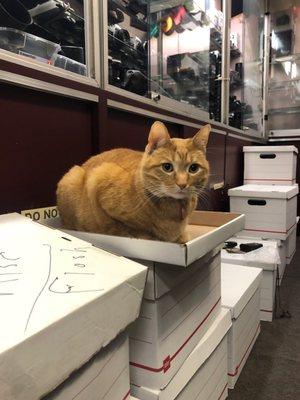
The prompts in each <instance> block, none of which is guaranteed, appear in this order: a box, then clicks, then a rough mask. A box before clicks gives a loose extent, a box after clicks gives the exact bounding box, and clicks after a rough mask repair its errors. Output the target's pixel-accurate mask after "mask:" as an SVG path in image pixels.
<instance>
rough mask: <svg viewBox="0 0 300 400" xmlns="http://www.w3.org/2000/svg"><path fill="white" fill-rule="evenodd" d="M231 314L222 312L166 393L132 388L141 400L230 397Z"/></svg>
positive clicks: (227, 311)
mask: <svg viewBox="0 0 300 400" xmlns="http://www.w3.org/2000/svg"><path fill="white" fill-rule="evenodd" d="M230 327H231V316H230V312H229V310H226V309H222V310H221V312H220V314H219V316H218V317H217V318H216V319H215V321H214V323H213V325H212V326H211V327H210V329H209V330H208V332H207V333H206V334H205V336H204V337H203V338H202V339H201V340H200V342H199V344H198V345H197V347H196V348H195V349H194V350H193V352H192V353H191V354H190V355H189V357H188V358H187V359H186V360H185V362H184V363H183V365H182V366H181V368H180V369H179V370H178V372H177V373H176V375H175V376H174V377H173V379H172V380H171V381H170V382H169V384H168V385H167V386H166V387H165V388H164V389H163V390H152V389H149V388H147V387H138V386H134V385H132V386H131V391H132V394H133V395H134V396H135V397H136V398H138V399H140V400H175V399H176V400H196V399H197V400H207V399H220V400H221V399H222V400H223V399H225V398H226V397H227V338H226V334H227V332H228V330H229V329H230Z"/></svg>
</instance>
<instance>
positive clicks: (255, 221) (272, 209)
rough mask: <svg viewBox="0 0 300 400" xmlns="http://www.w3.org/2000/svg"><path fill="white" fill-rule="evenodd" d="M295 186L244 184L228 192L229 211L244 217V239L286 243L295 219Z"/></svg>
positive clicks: (296, 186)
mask: <svg viewBox="0 0 300 400" xmlns="http://www.w3.org/2000/svg"><path fill="white" fill-rule="evenodd" d="M298 192H299V190H298V185H293V186H272V185H269V186H267V185H244V186H239V187H236V188H234V189H229V191H228V195H229V196H230V210H231V211H232V212H239V213H243V214H245V217H246V222H245V229H244V230H243V231H242V232H241V233H240V234H241V235H244V236H258V237H261V238H271V239H272V238H273V239H282V240H285V239H286V238H287V237H288V236H289V234H290V233H291V231H292V229H293V227H294V226H295V223H296V217H297V194H298Z"/></svg>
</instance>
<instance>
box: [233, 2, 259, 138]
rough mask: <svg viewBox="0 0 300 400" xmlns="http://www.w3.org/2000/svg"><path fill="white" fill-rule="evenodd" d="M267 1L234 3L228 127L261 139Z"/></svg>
mask: <svg viewBox="0 0 300 400" xmlns="http://www.w3.org/2000/svg"><path fill="white" fill-rule="evenodd" d="M263 38H264V2H263V1H259V0H244V1H243V2H242V1H232V19H231V33H230V98H229V124H230V125H231V126H233V127H235V128H239V129H243V130H245V131H246V132H247V133H251V134H253V135H257V136H261V135H262V130H263V97H262V88H263Z"/></svg>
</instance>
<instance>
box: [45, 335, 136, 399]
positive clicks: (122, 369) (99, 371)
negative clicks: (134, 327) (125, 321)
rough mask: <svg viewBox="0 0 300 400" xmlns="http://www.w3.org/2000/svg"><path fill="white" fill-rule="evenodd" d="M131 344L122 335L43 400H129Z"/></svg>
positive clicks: (126, 337)
mask: <svg viewBox="0 0 300 400" xmlns="http://www.w3.org/2000/svg"><path fill="white" fill-rule="evenodd" d="M129 381H130V380H129V341H128V336H127V335H125V334H121V335H119V336H118V337H117V338H116V339H114V340H113V341H112V342H111V343H110V344H109V345H107V346H106V347H105V348H103V349H101V350H100V352H99V353H97V354H96V355H95V356H93V357H92V358H91V359H90V360H89V361H88V362H87V363H86V364H84V365H83V366H82V367H81V368H80V369H78V370H77V371H74V373H72V374H71V376H70V377H69V378H68V379H67V380H66V381H65V382H63V383H62V384H61V385H60V386H58V387H57V388H56V389H55V390H54V391H52V392H51V393H49V394H48V395H47V396H45V397H44V398H43V399H42V400H74V399H76V400H99V399H105V400H125V399H126V400H129V398H130V383H129Z"/></svg>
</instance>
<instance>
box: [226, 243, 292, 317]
mask: <svg viewBox="0 0 300 400" xmlns="http://www.w3.org/2000/svg"><path fill="white" fill-rule="evenodd" d="M230 240H231V241H234V242H237V243H238V245H239V244H241V243H251V242H256V243H261V244H262V245H263V247H261V248H259V249H257V250H254V251H251V252H249V253H244V254H234V253H228V252H227V251H226V250H222V252H221V259H222V263H227V264H237V265H244V266H247V267H255V268H262V269H263V275H262V282H261V293H260V319H261V320H262V321H270V322H271V321H272V320H273V313H274V311H275V310H274V303H275V292H276V286H277V285H279V282H280V279H279V274H280V271H282V272H281V278H282V276H283V273H284V270H282V267H283V266H284V265H285V263H281V260H280V253H279V249H281V247H278V244H280V241H276V240H260V239H257V238H247V239H246V238H237V237H233V238H231V239H230ZM283 249H284V248H283ZM281 266H282V267H281Z"/></svg>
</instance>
